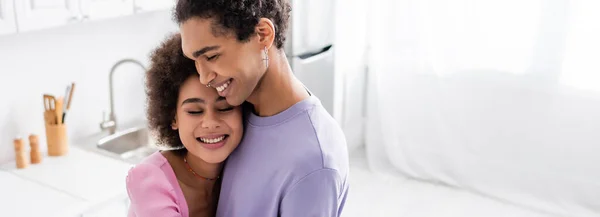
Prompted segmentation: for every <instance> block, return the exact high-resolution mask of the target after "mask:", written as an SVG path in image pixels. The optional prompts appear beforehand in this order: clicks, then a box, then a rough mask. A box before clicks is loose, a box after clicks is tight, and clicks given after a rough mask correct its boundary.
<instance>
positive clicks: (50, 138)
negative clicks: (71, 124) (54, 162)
mask: <svg viewBox="0 0 600 217" xmlns="http://www.w3.org/2000/svg"><path fill="white" fill-rule="evenodd" d="M46 143H47V145H48V156H63V155H65V154H67V153H68V152H69V139H68V137H67V125H65V124H46Z"/></svg>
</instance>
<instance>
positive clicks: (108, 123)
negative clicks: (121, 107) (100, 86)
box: [100, 59, 146, 135]
mask: <svg viewBox="0 0 600 217" xmlns="http://www.w3.org/2000/svg"><path fill="white" fill-rule="evenodd" d="M124 63H135V64H136V65H138V66H140V67H141V68H142V69H144V72H145V71H146V67H144V65H143V64H142V63H141V62H140V61H137V60H134V59H122V60H119V61H118V62H117V63H115V64H114V65H113V66H112V68H111V69H110V74H109V78H108V79H109V91H110V111H109V113H108V120H107V119H106V116H105V115H106V114H103V117H102V119H103V121H102V123H100V129H102V130H106V129H108V132H109V133H110V135H112V134H115V132H116V130H117V117H116V116H115V102H114V89H113V75H114V74H115V70H116V69H117V67H119V66H121V65H122V64H124Z"/></svg>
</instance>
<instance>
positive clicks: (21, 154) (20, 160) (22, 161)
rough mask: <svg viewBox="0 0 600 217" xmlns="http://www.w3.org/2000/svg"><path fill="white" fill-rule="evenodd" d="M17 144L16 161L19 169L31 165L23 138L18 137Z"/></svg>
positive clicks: (15, 142) (15, 143)
mask: <svg viewBox="0 0 600 217" xmlns="http://www.w3.org/2000/svg"><path fill="white" fill-rule="evenodd" d="M14 145H15V161H16V164H17V169H24V168H27V166H29V162H28V161H27V160H28V159H27V155H26V153H25V147H24V145H23V139H21V138H16V139H15V140H14Z"/></svg>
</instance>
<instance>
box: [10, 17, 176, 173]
mask: <svg viewBox="0 0 600 217" xmlns="http://www.w3.org/2000/svg"><path fill="white" fill-rule="evenodd" d="M174 31H177V26H176V24H175V23H173V22H172V20H171V13H170V12H169V11H158V12H152V13H146V14H139V15H135V16H130V17H124V18H118V19H111V20H105V21H96V22H90V23H85V24H76V25H71V26H66V27H61V28H55V29H48V30H43V31H36V32H28V33H20V34H14V35H5V36H0V96H1V97H0V99H1V103H2V105H0V163H6V162H8V161H11V160H12V159H14V149H13V144H12V141H13V139H14V138H15V136H17V135H22V136H23V137H27V135H29V134H31V133H35V134H37V135H39V137H40V139H41V141H40V142H41V144H42V145H41V146H42V147H44V146H45V139H44V125H43V124H44V123H43V110H44V108H43V104H42V94H44V93H52V94H55V95H57V96H58V95H63V94H64V92H65V88H66V85H67V84H69V83H70V82H75V83H76V91H75V93H74V98H73V102H72V105H71V112H70V113H69V114H68V116H67V121H66V123H67V124H68V127H69V134H70V137H71V139H77V138H82V137H85V136H88V135H91V134H95V133H98V132H99V131H100V128H99V123H100V122H101V121H102V112H103V111H108V108H109V97H108V93H109V92H108V74H109V71H110V68H111V66H112V65H113V64H114V63H115V62H117V61H118V60H120V59H122V58H134V59H137V60H140V61H142V63H144V65H147V62H148V55H149V52H150V51H151V50H152V49H153V48H154V47H155V46H157V45H158V44H159V43H160V41H162V39H164V38H165V37H166V35H167V34H168V33H170V32H174ZM115 78H116V80H117V82H116V83H115V89H116V90H115V96H116V97H115V101H116V103H115V104H116V112H117V118H118V120H119V122H120V123H135V122H136V121H139V120H143V119H144V90H143V70H141V69H140V68H139V67H137V66H135V65H133V64H126V65H123V66H122V67H120V68H119V69H117V72H116V76H115ZM43 150H45V147H44V148H43Z"/></svg>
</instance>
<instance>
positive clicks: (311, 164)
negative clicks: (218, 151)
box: [217, 96, 349, 217]
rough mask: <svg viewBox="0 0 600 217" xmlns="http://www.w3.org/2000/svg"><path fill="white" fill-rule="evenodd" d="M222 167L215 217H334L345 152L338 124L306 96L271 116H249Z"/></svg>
mask: <svg viewBox="0 0 600 217" xmlns="http://www.w3.org/2000/svg"><path fill="white" fill-rule="evenodd" d="M244 134H245V135H244V139H243V141H242V143H241V144H240V145H239V146H238V148H237V149H236V150H235V151H234V152H233V153H232V154H231V155H230V156H229V159H228V160H227V162H226V164H225V168H224V174H223V184H222V188H221V195H220V198H219V205H218V209H217V216H218V217H244V216H250V217H270V216H273V217H274V216H282V217H291V216H298V217H311V216H319V217H334V216H335V217H338V216H340V215H341V212H342V209H343V208H344V203H345V201H346V197H347V195H348V185H349V183H348V150H347V146H346V140H345V137H344V134H343V132H342V130H341V128H340V127H339V125H338V123H337V122H336V121H335V120H334V119H333V118H332V117H331V115H329V113H327V111H326V110H325V108H324V107H323V106H322V105H321V102H320V101H319V99H318V98H317V97H315V96H310V97H309V98H306V99H305V100H303V101H301V102H298V103H296V104H295V105H293V106H292V107H290V108H288V109H287V110H285V111H283V112H281V113H279V114H276V115H274V116H269V117H259V116H256V115H254V114H251V115H250V116H249V117H248V122H247V125H246V128H245V132H244Z"/></svg>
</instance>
